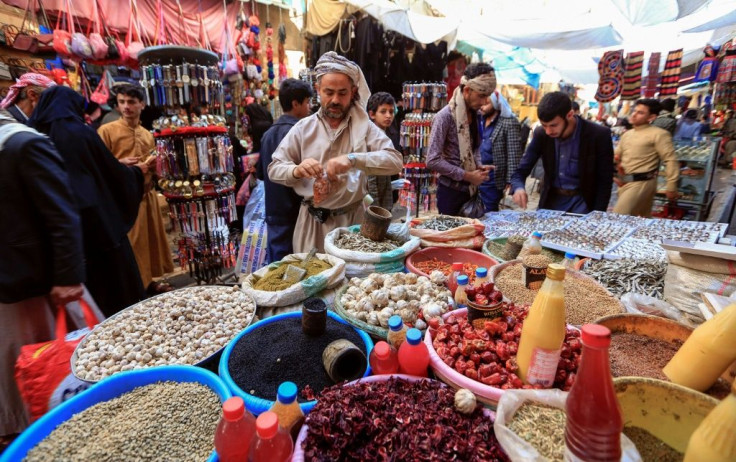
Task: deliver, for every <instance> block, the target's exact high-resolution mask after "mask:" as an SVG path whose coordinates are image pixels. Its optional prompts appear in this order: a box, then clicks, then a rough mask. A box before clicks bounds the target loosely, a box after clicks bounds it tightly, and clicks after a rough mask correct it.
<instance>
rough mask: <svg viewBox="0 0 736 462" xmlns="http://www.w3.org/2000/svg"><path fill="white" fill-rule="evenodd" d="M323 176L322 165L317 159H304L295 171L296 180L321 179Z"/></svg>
mask: <svg viewBox="0 0 736 462" xmlns="http://www.w3.org/2000/svg"><path fill="white" fill-rule="evenodd" d="M321 176H322V165H320V163H319V162H318V161H317V160H316V159H304V160H303V161H302V163H301V164H299V165H297V166H296V169H294V177H295V178H319V177H321Z"/></svg>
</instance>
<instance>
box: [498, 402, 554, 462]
mask: <svg viewBox="0 0 736 462" xmlns="http://www.w3.org/2000/svg"><path fill="white" fill-rule="evenodd" d="M566 421H567V418H566V416H565V411H563V410H562V409H558V408H556V407H552V406H547V405H544V404H537V403H524V404H522V405H521V406H520V407H519V409H517V410H516V412H515V413H514V417H513V419H512V420H511V423H509V424H508V428H509V430H511V431H512V432H514V433H516V434H517V435H518V436H519V437H521V438H522V439H523V440H524V441H526V442H527V443H529V444H531V445H532V446H534V449H536V450H537V451H538V452H539V454H541V455H542V456H544V457H546V458H547V459H549V460H550V461H552V462H558V461H559V462H561V461H562V460H563V457H564V454H565V422H566Z"/></svg>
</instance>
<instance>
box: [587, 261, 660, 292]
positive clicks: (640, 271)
mask: <svg viewBox="0 0 736 462" xmlns="http://www.w3.org/2000/svg"><path fill="white" fill-rule="evenodd" d="M583 273H585V274H587V275H588V276H590V277H592V278H593V279H595V280H596V281H598V282H599V283H601V284H602V285H603V287H605V288H606V289H608V290H609V291H610V292H611V293H612V294H613V295H615V296H617V297H621V296H623V295H624V294H626V293H628V292H634V293H637V294H644V295H648V296H650V297H654V298H658V299H660V300H661V299H662V298H663V296H664V276H665V274H666V273H667V262H666V261H661V260H659V261H653V260H631V259H623V260H588V261H587V262H585V265H584V266H583Z"/></svg>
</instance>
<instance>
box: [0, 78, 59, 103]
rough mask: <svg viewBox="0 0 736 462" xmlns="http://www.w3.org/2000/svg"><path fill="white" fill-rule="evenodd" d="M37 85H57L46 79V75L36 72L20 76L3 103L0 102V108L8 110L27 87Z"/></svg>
mask: <svg viewBox="0 0 736 462" xmlns="http://www.w3.org/2000/svg"><path fill="white" fill-rule="evenodd" d="M32 85H37V86H39V87H44V88H48V87H53V86H54V85H56V82H54V81H53V80H51V79H50V78H48V77H46V76H45V75H41V74H36V73H35V72H28V73H25V74H23V75H21V76H20V78H19V79H18V80H16V82H15V83H14V84H13V85H11V86H10V90H9V91H8V95H7V96H6V97H5V99H3V101H2V102H0V107H2V108H3V109H6V108H8V107H9V106H10V105H11V104H13V103H14V102H15V99H16V98H17V97H18V94H19V93H20V92H21V91H22V90H23V89H24V88H26V87H29V86H32Z"/></svg>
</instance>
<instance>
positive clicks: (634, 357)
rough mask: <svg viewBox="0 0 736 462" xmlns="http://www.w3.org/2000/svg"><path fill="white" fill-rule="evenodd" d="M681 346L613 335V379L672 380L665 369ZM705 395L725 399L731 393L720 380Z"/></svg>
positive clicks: (678, 343)
mask: <svg viewBox="0 0 736 462" xmlns="http://www.w3.org/2000/svg"><path fill="white" fill-rule="evenodd" d="M681 346H682V342H681V341H679V340H673V341H672V342H668V341H666V340H660V339H653V338H649V337H644V336H643V335H637V334H629V333H623V332H614V333H613V334H612V335H611V347H610V349H609V356H610V359H611V375H613V376H614V377H650V378H653V379H659V380H664V381H669V379H668V378H667V376H666V375H664V372H662V369H664V367H665V366H666V365H667V363H668V362H670V359H672V357H673V356H675V353H677V350H679V349H680V347H681ZM705 394H707V395H710V396H713V397H714V398H717V399H723V398H725V397H726V396H728V394H729V384H728V382H726V381H725V380H724V379H722V378H719V379H718V381H716V383H715V384H714V385H713V386H712V387H710V388H709V389H707V390H706V391H705Z"/></svg>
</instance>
